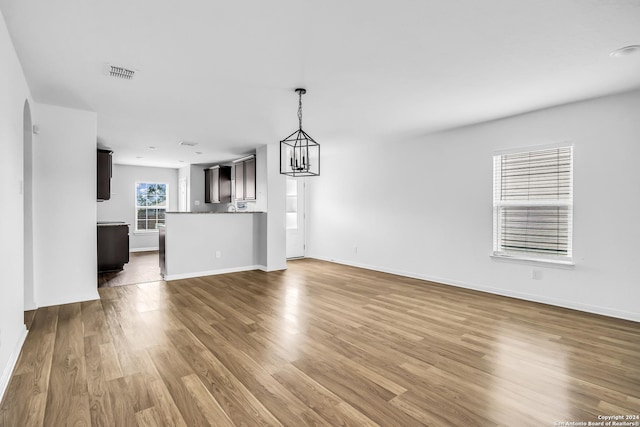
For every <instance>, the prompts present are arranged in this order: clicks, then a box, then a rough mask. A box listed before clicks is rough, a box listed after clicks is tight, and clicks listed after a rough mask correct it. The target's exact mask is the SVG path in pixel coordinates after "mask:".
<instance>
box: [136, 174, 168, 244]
mask: <svg viewBox="0 0 640 427" xmlns="http://www.w3.org/2000/svg"><path fill="white" fill-rule="evenodd" d="M139 184H155V185H164V188H165V194H164V195H165V197H166V198H165V204H164V206H138V185H139ZM138 209H164V213H165V220H166V214H167V211H168V210H169V184H168V183H166V182H156V181H153V180H144V181H135V182H134V184H133V212H134V215H133V217H134V218H135V221H134V223H133V235H134V236H137V235H148V234H155V233H158V229H155V230H138Z"/></svg>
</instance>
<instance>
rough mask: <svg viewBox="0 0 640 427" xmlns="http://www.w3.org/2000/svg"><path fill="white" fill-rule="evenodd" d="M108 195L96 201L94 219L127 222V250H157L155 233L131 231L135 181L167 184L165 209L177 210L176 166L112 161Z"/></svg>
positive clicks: (133, 228)
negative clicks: (100, 200) (105, 198)
mask: <svg viewBox="0 0 640 427" xmlns="http://www.w3.org/2000/svg"><path fill="white" fill-rule="evenodd" d="M112 171H113V173H112V177H111V198H110V199H109V200H105V201H104V202H97V210H98V212H97V216H98V221H124V222H126V223H127V224H129V250H131V251H134V252H135V251H143V250H157V249H158V233H136V232H135V220H136V209H135V185H136V182H161V183H165V184H167V186H168V187H167V192H168V194H169V208H168V210H169V211H172V212H176V211H177V210H178V170H177V169H173V168H156V167H147V166H129V165H113V169H112Z"/></svg>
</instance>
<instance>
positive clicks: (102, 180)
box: [96, 150, 112, 202]
mask: <svg viewBox="0 0 640 427" xmlns="http://www.w3.org/2000/svg"><path fill="white" fill-rule="evenodd" d="M111 155H112V152H111V151H109V150H98V157H97V171H98V177H97V178H98V179H97V184H98V187H97V197H96V199H97V200H98V201H99V202H102V201H104V200H109V199H110V198H111V167H112V165H111Z"/></svg>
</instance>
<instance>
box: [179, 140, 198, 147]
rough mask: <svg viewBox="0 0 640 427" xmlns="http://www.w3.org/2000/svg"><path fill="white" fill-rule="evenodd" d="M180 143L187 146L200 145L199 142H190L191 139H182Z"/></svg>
mask: <svg viewBox="0 0 640 427" xmlns="http://www.w3.org/2000/svg"><path fill="white" fill-rule="evenodd" d="M178 144H180V145H184V146H185V147H195V146H196V145H198V143H197V142H189V141H180V142H179V143H178Z"/></svg>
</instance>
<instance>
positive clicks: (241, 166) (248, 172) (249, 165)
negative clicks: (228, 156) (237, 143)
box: [235, 156, 256, 200]
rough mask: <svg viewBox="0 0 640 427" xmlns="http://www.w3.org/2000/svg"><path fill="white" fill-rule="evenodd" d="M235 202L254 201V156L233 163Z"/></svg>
mask: <svg viewBox="0 0 640 427" xmlns="http://www.w3.org/2000/svg"><path fill="white" fill-rule="evenodd" d="M235 177H236V200H255V199H256V158H255V156H251V157H247V158H244V159H240V160H237V161H236V162H235Z"/></svg>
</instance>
